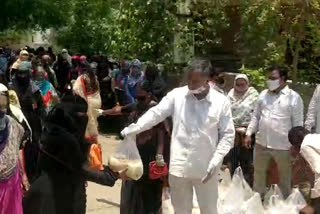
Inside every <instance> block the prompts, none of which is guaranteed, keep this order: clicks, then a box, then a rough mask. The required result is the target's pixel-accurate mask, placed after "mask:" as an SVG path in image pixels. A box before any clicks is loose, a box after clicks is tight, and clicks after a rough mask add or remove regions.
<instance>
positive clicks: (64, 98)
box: [0, 47, 320, 214]
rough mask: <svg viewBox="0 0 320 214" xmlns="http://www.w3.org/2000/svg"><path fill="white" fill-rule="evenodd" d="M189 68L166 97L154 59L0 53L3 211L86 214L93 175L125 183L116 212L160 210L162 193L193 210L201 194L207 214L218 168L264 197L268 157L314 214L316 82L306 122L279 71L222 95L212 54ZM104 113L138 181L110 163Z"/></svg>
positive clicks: (240, 82) (319, 193)
mask: <svg viewBox="0 0 320 214" xmlns="http://www.w3.org/2000/svg"><path fill="white" fill-rule="evenodd" d="M185 73H186V75H187V83H186V85H185V86H182V87H178V88H175V89H173V90H172V91H170V92H168V93H167V85H166V83H165V81H164V80H163V78H162V76H161V72H160V71H159V69H158V67H157V66H156V65H155V64H153V63H141V62H140V61H139V60H138V59H134V60H131V61H129V60H123V61H119V62H116V61H112V60H110V59H108V58H107V57H104V56H100V55H98V54H97V55H93V56H90V57H88V56H83V55H82V56H81V55H79V54H74V55H72V56H71V55H70V54H69V53H68V51H67V50H66V49H63V50H62V51H61V53H60V54H58V55H57V56H56V55H55V54H54V53H53V51H52V49H51V48H48V49H47V50H45V49H44V48H42V47H40V48H38V49H37V50H34V49H31V48H29V47H26V48H24V49H22V50H20V51H19V52H18V53H17V54H15V53H14V51H12V50H10V49H7V48H0V214H22V213H26V214H29V213H32V214H50V213H52V214H63V213H68V214H69V213H77V214H79V213H80V214H81V213H85V212H86V182H87V181H92V182H96V183H98V184H101V185H106V186H113V185H114V183H115V182H116V180H118V179H122V189H121V204H120V213H121V214H160V213H161V207H162V194H163V189H164V188H169V189H170V195H171V199H172V204H173V207H174V210H175V213H176V214H188V213H190V214H191V212H192V207H193V197H194V195H195V194H196V196H197V200H198V203H199V207H200V210H201V213H202V214H214V213H217V199H218V182H219V178H218V174H219V171H220V169H221V168H225V167H227V168H229V170H230V172H231V174H233V173H234V171H235V169H236V168H237V167H238V166H241V168H242V170H243V173H244V176H245V179H246V181H247V182H248V184H249V185H251V186H252V187H253V189H254V190H255V191H257V192H258V193H260V194H261V196H262V198H263V196H264V194H265V193H266V191H267V187H268V185H270V184H271V183H270V182H268V181H269V180H270V177H273V176H274V175H270V173H268V172H270V163H271V162H272V161H274V162H275V165H276V169H277V170H274V171H275V172H276V173H275V174H277V176H276V177H278V180H277V181H276V182H277V183H278V184H279V187H280V189H281V191H282V193H283V195H284V196H285V197H287V196H288V195H289V194H290V192H291V188H292V187H293V186H295V185H298V186H299V187H306V186H307V187H308V188H307V189H308V190H307V191H304V196H305V197H306V199H308V201H310V205H312V206H313V208H310V210H311V211H310V213H316V212H315V210H316V206H317V204H318V203H319V198H320V179H319V175H320V168H319V166H320V165H319V163H320V155H319V154H320V147H319V145H317V143H318V141H320V135H319V134H320V125H319V123H320V122H319V120H320V119H319V118H320V106H319V102H320V86H318V87H317V89H316V90H315V92H314V95H313V97H312V100H311V102H310V105H309V109H308V114H307V119H306V121H304V110H303V106H304V105H303V100H302V98H301V97H300V95H299V94H298V93H297V92H295V91H294V90H292V89H290V88H289V86H288V85H287V80H288V71H287V69H286V68H285V67H283V66H273V67H270V68H269V69H268V70H267V82H266V85H267V87H268V88H267V89H265V90H263V91H262V92H261V93H259V92H258V91H257V90H256V89H255V88H254V87H252V86H251V85H250V80H249V78H248V76H247V75H246V74H238V75H236V77H235V79H234V85H233V88H232V89H231V90H230V91H229V93H225V92H224V90H223V89H221V88H220V87H219V86H220V84H219V81H221V78H222V76H221V75H222V74H221V73H219V72H217V70H216V69H214V67H213V66H212V65H211V62H210V61H209V60H207V59H203V58H194V59H193V60H191V62H190V63H189V64H188V65H187V66H186V68H185ZM106 116H109V117H110V116H117V118H118V119H119V121H118V122H119V123H120V126H121V127H122V131H121V130H119V135H120V136H121V137H124V138H126V137H128V136H135V137H136V145H137V148H138V151H139V154H140V156H141V160H142V163H143V171H144V172H143V176H142V177H141V178H140V179H138V180H131V179H129V178H128V177H127V176H126V170H124V171H120V172H114V171H112V170H111V169H110V168H109V167H108V166H106V165H104V164H103V162H102V159H101V148H100V144H99V138H98V136H99V123H98V117H106ZM120 131H121V133H120ZM310 133H315V134H310ZM168 168H169V170H168ZM271 168H272V167H271ZM271 180H272V178H271ZM309 198H310V200H309ZM308 212H309V211H308Z"/></svg>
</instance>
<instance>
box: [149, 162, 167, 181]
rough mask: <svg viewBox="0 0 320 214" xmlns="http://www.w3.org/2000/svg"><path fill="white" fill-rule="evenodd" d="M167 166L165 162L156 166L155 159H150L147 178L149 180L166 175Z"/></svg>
mask: <svg viewBox="0 0 320 214" xmlns="http://www.w3.org/2000/svg"><path fill="white" fill-rule="evenodd" d="M168 172H169V170H168V166H167V164H165V165H164V166H158V165H157V163H156V161H152V162H150V163H149V178H150V179H151V180H155V179H159V178H161V177H164V176H166V175H168Z"/></svg>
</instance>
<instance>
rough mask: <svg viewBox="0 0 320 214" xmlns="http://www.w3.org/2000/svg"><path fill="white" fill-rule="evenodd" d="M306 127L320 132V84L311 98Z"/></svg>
mask: <svg viewBox="0 0 320 214" xmlns="http://www.w3.org/2000/svg"><path fill="white" fill-rule="evenodd" d="M305 127H306V129H307V130H308V131H315V133H317V134H320V85H318V86H317V88H316V90H315V91H314V93H313V96H312V98H311V101H310V104H309V108H308V114H307V118H306V122H305Z"/></svg>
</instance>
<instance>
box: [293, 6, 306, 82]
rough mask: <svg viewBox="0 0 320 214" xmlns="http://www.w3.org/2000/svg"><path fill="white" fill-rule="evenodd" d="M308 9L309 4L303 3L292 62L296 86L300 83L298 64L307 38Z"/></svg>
mask: <svg viewBox="0 0 320 214" xmlns="http://www.w3.org/2000/svg"><path fill="white" fill-rule="evenodd" d="M306 7H307V2H305V1H303V3H302V7H301V13H300V20H299V29H298V32H297V36H296V45H295V49H294V51H293V54H292V55H293V61H292V73H291V78H292V83H293V84H296V83H297V81H298V64H299V56H300V51H301V48H302V47H301V41H302V40H303V39H304V36H305V33H304V31H305V22H306V15H307V14H306Z"/></svg>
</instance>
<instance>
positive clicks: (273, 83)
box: [267, 79, 280, 91]
mask: <svg viewBox="0 0 320 214" xmlns="http://www.w3.org/2000/svg"><path fill="white" fill-rule="evenodd" d="M267 85H268V88H269V90H270V91H274V90H276V89H278V88H279V87H280V80H279V79H277V80H267Z"/></svg>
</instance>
